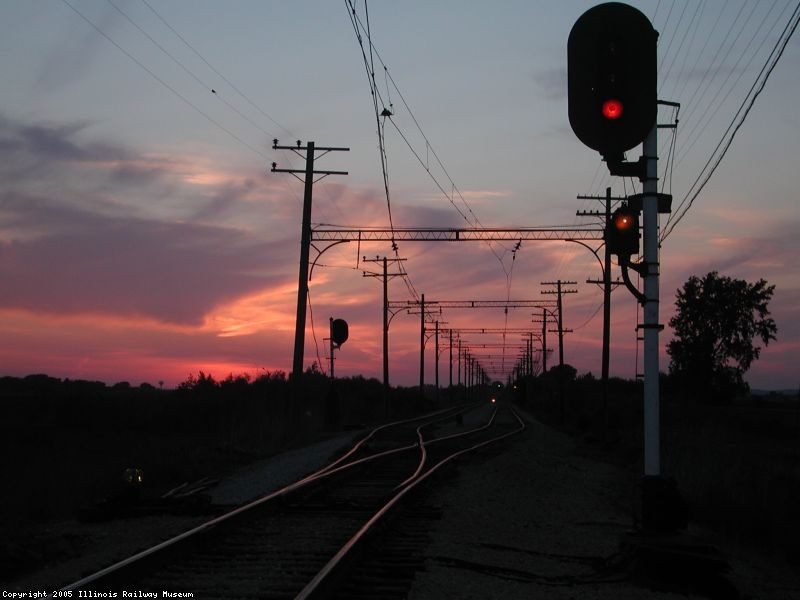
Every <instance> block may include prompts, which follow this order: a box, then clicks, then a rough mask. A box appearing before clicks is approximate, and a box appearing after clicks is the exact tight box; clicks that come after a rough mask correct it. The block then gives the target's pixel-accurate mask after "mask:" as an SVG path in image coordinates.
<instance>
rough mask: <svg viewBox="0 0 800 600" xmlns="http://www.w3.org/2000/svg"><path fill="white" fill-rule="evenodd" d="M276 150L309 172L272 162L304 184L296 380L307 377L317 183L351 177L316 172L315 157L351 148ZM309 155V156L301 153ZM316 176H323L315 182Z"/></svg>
mask: <svg viewBox="0 0 800 600" xmlns="http://www.w3.org/2000/svg"><path fill="white" fill-rule="evenodd" d="M272 149H273V150H291V151H292V152H294V153H295V154H297V155H298V156H300V157H301V158H305V161H306V168H305V169H279V168H277V167H278V165H277V163H272V172H273V173H291V174H292V175H293V176H294V177H296V178H297V179H299V180H300V181H303V183H304V192H303V221H302V225H301V229H300V272H299V274H298V283H297V318H296V320H295V326H294V358H293V360H292V378H294V379H296V378H298V377H300V376H301V375H302V374H303V353H304V351H305V336H306V305H307V303H308V256H309V254H310V251H311V199H312V195H313V188H314V183H315V182H316V181H319V179H322V178H323V177H327V176H328V175H347V171H315V170H314V157H315V154H316V153H317V152H322V153H323V155H324V154H327V153H328V152H349V151H350V148H329V147H322V148H317V147H316V146H315V144H314V142H308V143H307V144H306V145H305V146H303V144H302V142H301V141H300V140H298V141H297V145H296V146H279V145H278V140H277V139H276V140H272ZM303 151H304V152H305V156H303V154H302V153H301V152H303ZM298 173H304V174H305V178H304V179H301V178H300V177H298V176H297V174H298ZM315 175H321V177H319V178H318V179H316V180H315V179H314V176H315Z"/></svg>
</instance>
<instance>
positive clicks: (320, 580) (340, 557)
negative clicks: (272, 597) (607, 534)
mask: <svg viewBox="0 0 800 600" xmlns="http://www.w3.org/2000/svg"><path fill="white" fill-rule="evenodd" d="M509 410H511V414H513V415H514V417H515V418H516V419H517V421H518V422H519V425H520V426H519V427H518V428H517V429H514V430H513V431H510V432H506V433H504V434H502V435H499V436H497V437H494V438H492V439H489V440H485V441H483V442H479V443H478V444H475V445H473V446H470V447H469V448H465V449H463V450H459V451H457V452H454V453H453V454H451V455H450V456H447V457H446V458H443V459H442V460H440V461H439V462H438V463H436V464H435V465H434V466H432V467H431V468H430V469H428V470H427V471H425V473H423V474H422V475H420V476H419V477H418V478H417V479H415V480H414V481H412V482H411V483H409V484H408V485H407V486H405V487H404V488H402V489H401V490H400V491H399V492H397V494H395V495H394V496H393V497H392V498H391V499H390V500H389V501H388V502H386V504H384V505H383V507H381V508H380V509H379V510H378V511H377V512H376V513H375V514H374V515H373V516H372V518H370V520H369V521H367V523H366V524H364V525H363V526H362V527H361V529H359V530H358V532H356V534H355V535H353V537H351V538H350V539H349V540H348V541H347V543H345V545H344V546H342V547H341V549H339V551H338V552H337V553H336V555H334V557H333V558H331V559H330V560H329V561H328V562H327V563H326V565H325V566H324V567H323V568H322V569H321V570H320V571H319V572H318V573H317V574H316V575H315V576H314V577H313V579H311V581H309V583H308V584H307V585H306V586H305V587H304V588H303V589H302V590H301V591H300V593H299V594H298V595H297V596H295V600H309V599H310V598H312V597H313V596H314V595H315V594H316V593H317V592H318V591H319V590H320V588H321V586H322V585H324V583H325V582H326V580H327V579H328V577H330V576H331V575H332V574H333V572H334V571H335V570H336V569H338V568H339V567H340V566H341V565H342V564H343V561H344V560H345V559H346V558H347V557H348V555H349V554H350V553H351V552H352V551H353V549H354V548H355V547H356V545H357V544H358V543H359V542H360V541H361V540H362V539H363V538H364V537H365V536H366V535H367V534H368V533H369V532H370V531H371V530H372V528H373V527H374V526H375V524H376V523H377V522H378V521H380V519H381V518H383V517H384V516H385V515H386V513H388V512H389V511H390V510H391V509H392V508H394V506H395V505H396V504H397V503H398V502H399V501H400V500H401V499H402V498H403V497H404V496H405V495H406V494H407V493H408V492H410V491H411V490H413V489H415V488H416V487H417V486H418V485H419V484H421V483H422V482H423V481H425V480H426V479H428V477H430V476H431V475H433V474H434V473H435V472H436V471H438V470H439V469H440V468H441V467H443V466H444V465H446V464H447V463H449V462H450V461H452V460H455V459H456V458H458V457H459V456H461V455H463V454H466V453H468V452H473V451H475V450H477V449H478V448H482V447H483V446H487V445H489V444H492V443H495V442H498V441H500V440H503V439H505V438H507V437H510V436H512V435H516V434H517V433H520V432H521V431H523V430H524V429H525V423H524V421H523V420H522V419H521V418H520V416H519V415H518V414H517V413H516V411H515V410H514V409H509ZM495 412H496V411H495ZM492 418H494V415H493V417H492Z"/></svg>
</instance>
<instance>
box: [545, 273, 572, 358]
mask: <svg viewBox="0 0 800 600" xmlns="http://www.w3.org/2000/svg"><path fill="white" fill-rule="evenodd" d="M540 283H541V285H554V286H556V290H555V291H553V290H542V292H541V293H542V294H558V300H557V302H558V305H557V306H558V309H557V310H558V366H562V365H563V364H564V334H565V333H571V332H572V330H571V329H564V321H563V315H564V311H563V304H562V302H561V296H563V295H564V294H577V293H578V290H565V289H562V287H561V286H562V285H577V284H578V282H577V281H561V280H560V279H559V280H557V281H542V282H540Z"/></svg>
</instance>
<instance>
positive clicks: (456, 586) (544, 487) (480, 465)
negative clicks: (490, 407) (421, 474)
mask: <svg viewBox="0 0 800 600" xmlns="http://www.w3.org/2000/svg"><path fill="white" fill-rule="evenodd" d="M527 421H528V428H527V429H526V431H525V432H524V433H523V434H521V436H519V437H517V438H515V439H514V440H513V441H509V442H508V443H507V446H506V450H507V451H503V452H499V451H498V452H497V453H494V452H490V453H486V454H484V455H483V456H476V457H474V459H468V460H464V461H462V462H460V463H459V467H458V475H457V476H456V477H454V478H453V479H451V480H449V482H448V483H450V485H447V486H442V487H440V488H435V491H434V492H433V496H432V498H431V500H430V501H431V502H433V503H435V504H437V505H441V506H442V507H443V508H444V515H443V517H442V519H441V520H440V521H438V522H436V524H435V525H434V528H433V530H432V531H431V538H432V542H431V544H430V546H429V547H428V548H427V549H426V550H425V552H424V554H425V562H426V570H425V571H423V572H419V573H417V576H416V579H415V581H414V585H413V587H412V591H411V593H410V595H409V598H410V599H412V600H427V599H431V598H458V599H459V600H469V599H473V598H474V599H476V600H477V599H480V600H486V599H491V598H498V599H501V598H502V599H504V598H513V599H516V598H531V599H537V598H545V599H548V600H561V599H572V598H580V599H581V600H601V599H602V600H606V599H607V600H628V599H630V600H634V599H637V600H638V599H641V598H653V599H662V598H663V599H676V598H700V597H702V596H699V595H694V594H692V593H680V594H676V593H672V592H667V591H654V590H652V589H648V588H647V587H644V588H643V587H637V586H634V585H633V583H631V582H630V581H615V582H603V583H589V582H588V580H590V579H593V578H594V579H596V578H597V575H598V571H597V570H596V569H595V566H594V565H595V564H597V563H594V564H593V562H594V561H597V560H601V559H604V558H607V557H611V556H612V555H614V554H615V553H616V552H617V551H618V549H619V542H620V540H621V538H622V535H623V534H624V533H625V532H626V531H628V530H630V529H631V527H630V525H631V517H630V515H631V506H632V491H633V489H634V486H635V483H636V478H635V477H633V476H632V475H631V474H630V473H627V472H625V471H624V470H622V469H619V468H617V467H615V466H613V465H609V464H607V463H602V462H599V461H595V460H591V459H588V458H586V457H581V456H579V455H578V453H577V452H576V448H575V444H574V442H573V441H572V440H571V438H569V437H567V436H565V435H563V434H561V433H559V432H556V431H554V430H552V429H550V428H548V427H546V426H544V425H542V424H541V423H539V422H537V421H535V420H533V419H532V418H530V417H528V418H527ZM691 533H692V534H694V535H698V536H699V537H701V539H705V540H708V541H709V542H713V543H716V544H717V545H718V547H721V549H722V550H723V553H724V554H725V556H726V558H728V560H729V562H730V563H731V565H732V568H733V571H732V573H731V574H730V576H729V579H730V580H731V581H732V582H733V583H734V585H735V586H736V587H737V588H738V589H739V590H740V592H741V593H742V597H743V598H760V599H765V600H778V599H781V600H789V599H800V576H798V574H797V573H794V572H792V571H791V570H790V569H788V568H787V567H780V566H778V565H776V564H773V563H772V562H770V561H769V560H767V559H764V558H762V557H758V556H755V555H753V554H752V553H748V552H746V551H744V550H741V549H737V548H732V547H729V546H725V545H724V543H720V542H719V540H713V539H709V538H708V536H710V534H708V533H706V532H700V531H698V530H692V531H691ZM624 576H625V575H624V573H623V574H621V577H619V578H620V579H621V578H624Z"/></svg>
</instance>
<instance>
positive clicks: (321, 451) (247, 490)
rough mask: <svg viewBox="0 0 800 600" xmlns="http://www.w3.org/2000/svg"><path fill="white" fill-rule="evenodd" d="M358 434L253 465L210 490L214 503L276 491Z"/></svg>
mask: <svg viewBox="0 0 800 600" xmlns="http://www.w3.org/2000/svg"><path fill="white" fill-rule="evenodd" d="M357 437H358V434H356V433H351V434H348V435H340V436H337V437H334V438H331V439H328V440H325V441H322V442H318V443H316V444H313V445H311V446H306V447H304V448H297V449H295V450H290V451H288V452H284V453H282V454H278V455H277V456H272V457H270V458H267V459H264V460H261V461H258V462H255V463H253V464H250V465H248V466H246V467H244V468H242V469H240V470H239V471H236V472H235V473H232V474H231V475H230V476H229V477H226V478H225V479H223V480H222V481H220V482H219V484H217V485H216V486H215V487H214V488H212V489H211V490H209V495H210V496H211V502H212V503H213V504H243V503H245V502H249V501H250V500H254V499H256V498H258V497H260V496H263V495H265V494H268V493H270V492H274V491H275V490H278V489H280V488H282V487H284V486H287V485H289V484H290V483H292V482H294V481H297V480H298V479H301V478H302V477H304V476H305V475H308V474H309V473H311V472H312V471H316V470H317V469H319V468H321V467H323V466H324V465H326V464H327V463H328V462H330V461H329V459H330V458H331V456H333V455H334V454H335V453H337V452H339V451H340V450H343V449H345V448H348V447H349V446H350V445H351V442H352V441H353V440H354V439H355V438H357Z"/></svg>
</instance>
